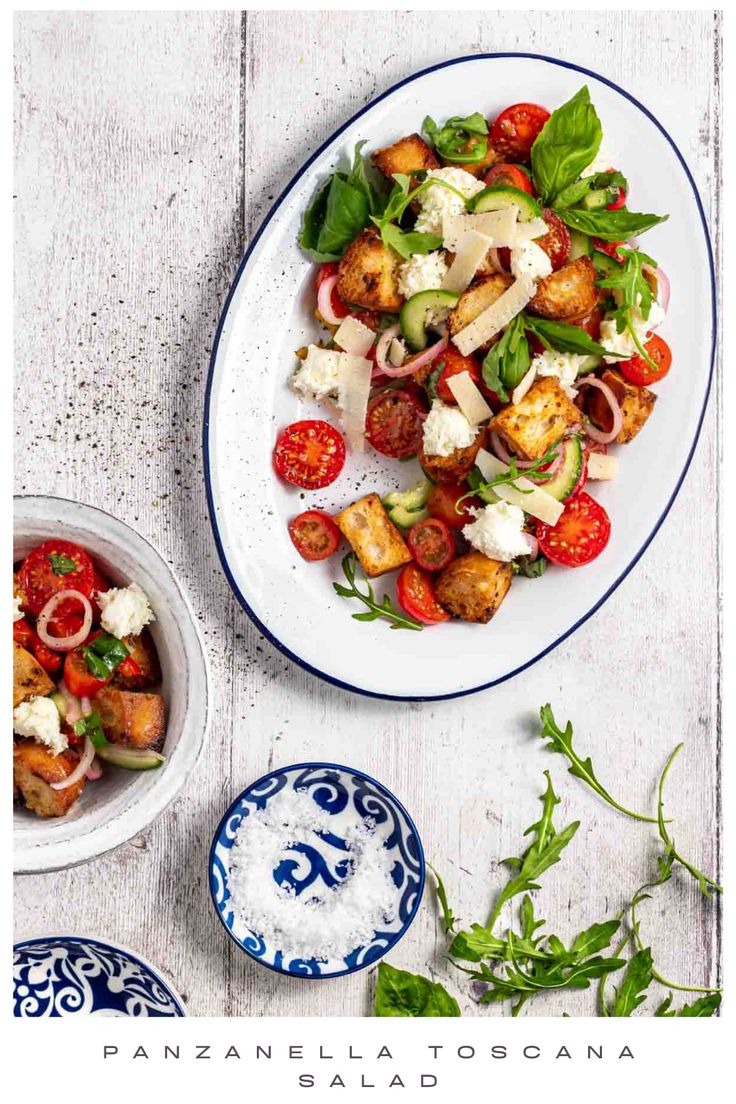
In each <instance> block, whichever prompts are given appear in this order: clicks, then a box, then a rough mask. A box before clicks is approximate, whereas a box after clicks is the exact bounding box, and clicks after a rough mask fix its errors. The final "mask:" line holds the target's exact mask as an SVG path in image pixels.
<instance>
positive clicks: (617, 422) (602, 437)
mask: <svg viewBox="0 0 736 1104" xmlns="http://www.w3.org/2000/svg"><path fill="white" fill-rule="evenodd" d="M586 386H587V387H597V388H598V390H599V391H602V392H603V395H604V396H605V399H606V402H607V403H608V405H609V407H610V408H611V413H612V414H613V425H612V426H611V428H610V429H609V430H608V432H607V433H604V431H603V430H602V429H598V428H597V427H596V426H594V425H591V424H590V423H589V422H587V423H586V425H585V432H586V433H587V435H588V437H590V438H591V439H592V440H593V441H598V442H599V443H600V444H601V445H607V444H609V443H610V442H611V441H615V440H616V438H617V437H618V435H619V433H620V432H621V429H622V427H623V424H624V415H623V411H622V410H621V404H620V403H619V401H618V399H617V398H616V396H615V395H614V393H613V391H612V390H611V388H610V387H609V386H608V384H607V383H604V382H603V380H599V379H596V378H595V376H588V377H585V378H583V379H581V380H579V381H578V388H580V387H586Z"/></svg>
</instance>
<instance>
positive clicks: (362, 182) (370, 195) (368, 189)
mask: <svg viewBox="0 0 736 1104" xmlns="http://www.w3.org/2000/svg"><path fill="white" fill-rule="evenodd" d="M365 145H366V142H365V141H363V142H358V143H357V144H356V146H355V152H354V153H353V165H352V168H351V169H350V175H349V176H348V179H347V183H348V185H349V186H350V187H351V188H356V189H357V190H358V191H361V192H362V193H363V195H364V196H365V198H366V199H367V201H368V209H369V211H370V213H371V214H372V215H380V213H381V211H382V210H383V207H384V205H385V202H386V197H385V195H384V193H382V192H380V191H379V190H378V189H377V188H375V187H374V186H373V184H372V183H371V181H370V179H369V178H368V174H367V172H366V165H367V164H368V163H369V162H368V161H367V159H366V158H365V157H363V153H362V150H363V146H365Z"/></svg>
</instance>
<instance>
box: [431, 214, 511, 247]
mask: <svg viewBox="0 0 736 1104" xmlns="http://www.w3.org/2000/svg"><path fill="white" fill-rule="evenodd" d="M518 214H519V208H518V207H504V208H503V210H501V211H483V212H480V213H478V214H468V213H467V212H462V213H461V214H459V215H447V216H446V217H445V219H444V221H443V223H442V238H443V241H444V243H445V247H446V248H447V249H452V250H453V252H454V251H455V250H456V249H458V248H459V246H460V242H461V241H462V239H463V237H464V236H465V235H466V234H467V233H468V231H469V230H475V231H477V233H479V234H485V235H486V237H488V238H490V239H491V245H493V246H496V247H497V246H501V245H506V244H507V243H508V242H511V241H514V240H515V237H516V231H515V227H516V219H517V216H518Z"/></svg>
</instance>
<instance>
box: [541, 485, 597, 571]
mask: <svg viewBox="0 0 736 1104" xmlns="http://www.w3.org/2000/svg"><path fill="white" fill-rule="evenodd" d="M610 536H611V522H610V520H609V517H608V514H607V513H606V511H605V510H604V509H603V507H602V506H601V505H600V504H599V503H597V502H596V501H595V499H594V498H591V497H590V495H589V494H587V493H586V492H585V491H582V492H581V493H580V494H579V495H576V496H575V498H570V499H568V501H567V502H566V503H565V509H564V511H563V513H562V516H561V517H560V520H559V521H558V522H557V524H556V525H545V524H544V523H542V522H539V523H538V524H537V540H538V541H539V547H540V550H541V551H542V552H543V553H544V555H545V556H546V557H547V559H548V560H551V561H552V563H556V564H560V565H561V566H562V567H582V566H583V565H584V564H589V563H591V562H592V561H593V560H594V559H595V558H596V557H597V556H600V554H601V552H602V551H603V549H604V548H605V547H606V545H607V544H608V539H609V537H610Z"/></svg>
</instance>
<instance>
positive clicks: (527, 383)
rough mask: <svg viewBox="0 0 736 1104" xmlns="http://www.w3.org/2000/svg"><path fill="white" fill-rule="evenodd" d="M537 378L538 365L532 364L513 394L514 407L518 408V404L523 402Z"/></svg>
mask: <svg viewBox="0 0 736 1104" xmlns="http://www.w3.org/2000/svg"><path fill="white" fill-rule="evenodd" d="M536 378H537V366H536V364H532V366H531V368H530V369H529V371H528V372H526V373H525V374H524V375H523V376H522V377H521V379H520V380H519V382H518V383H517V385H516V387H515V388H514V390H513V391H512V392H511V402H512V403H513V404H514V406H516V404H517V403H520V402H521V400H522V399H523V398H524V396H525V395H526V394H527V393H528V391H529V389H530V388H531V385H532V384H533V383H534V381H535V379H536Z"/></svg>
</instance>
